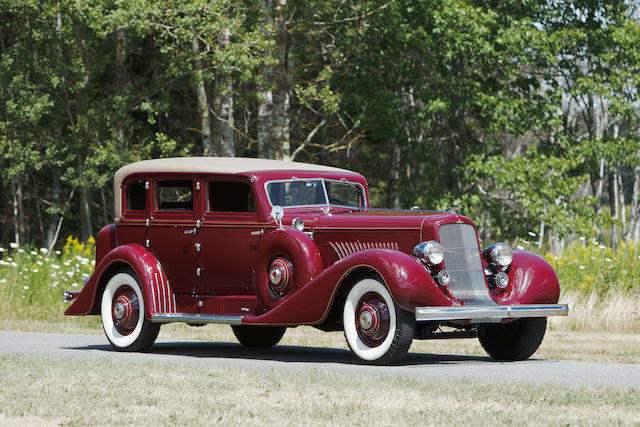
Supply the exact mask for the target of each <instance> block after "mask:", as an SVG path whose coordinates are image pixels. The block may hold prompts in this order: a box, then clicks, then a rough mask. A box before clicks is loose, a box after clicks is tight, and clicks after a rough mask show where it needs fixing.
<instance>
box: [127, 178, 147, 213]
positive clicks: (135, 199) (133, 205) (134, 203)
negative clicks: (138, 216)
mask: <svg viewBox="0 0 640 427" xmlns="http://www.w3.org/2000/svg"><path fill="white" fill-rule="evenodd" d="M146 209H147V191H146V188H145V181H140V180H138V181H133V182H130V183H129V184H128V185H127V210H129V211H144V210H146Z"/></svg>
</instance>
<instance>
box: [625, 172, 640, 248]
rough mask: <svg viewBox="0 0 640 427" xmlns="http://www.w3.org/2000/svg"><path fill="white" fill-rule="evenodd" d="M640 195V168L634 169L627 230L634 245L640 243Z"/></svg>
mask: <svg viewBox="0 0 640 427" xmlns="http://www.w3.org/2000/svg"><path fill="white" fill-rule="evenodd" d="M638 193H640V166H636V167H635V168H633V192H632V194H631V213H630V215H629V227H628V228H627V233H628V238H630V239H632V240H633V243H635V244H637V243H638V238H639V237H640V219H639V215H640V212H638V207H639V206H638V198H639V197H638V196H639V194H638Z"/></svg>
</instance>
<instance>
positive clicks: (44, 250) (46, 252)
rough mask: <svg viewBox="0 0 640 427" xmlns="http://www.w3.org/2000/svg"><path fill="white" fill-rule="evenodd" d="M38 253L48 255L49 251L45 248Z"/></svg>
mask: <svg viewBox="0 0 640 427" xmlns="http://www.w3.org/2000/svg"><path fill="white" fill-rule="evenodd" d="M40 252H42V253H43V254H48V253H49V249H47V248H40Z"/></svg>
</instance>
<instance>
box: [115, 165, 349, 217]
mask: <svg viewBox="0 0 640 427" xmlns="http://www.w3.org/2000/svg"><path fill="white" fill-rule="evenodd" d="M260 171H304V172H337V173H356V172H353V171H350V170H347V169H341V168H335V167H332V166H323V165H314V164H311V163H302V162H289V161H284V160H271V159H255V158H247V157H169V158H164V159H151V160H142V161H139V162H135V163H130V164H128V165H126V166H123V167H121V168H120V169H118V171H117V172H116V174H115V177H114V180H113V190H114V191H113V193H114V209H115V217H116V219H117V218H120V215H121V214H122V212H121V210H122V206H121V205H122V203H121V201H122V182H123V181H124V180H125V179H126V178H127V177H128V176H129V175H132V174H135V173H165V172H168V173H175V172H182V173H225V174H241V173H248V172H260Z"/></svg>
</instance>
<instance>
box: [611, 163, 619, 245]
mask: <svg viewBox="0 0 640 427" xmlns="http://www.w3.org/2000/svg"><path fill="white" fill-rule="evenodd" d="M610 169H611V170H610V171H609V205H610V207H611V248H612V249H613V250H614V251H616V250H617V249H618V218H619V217H620V216H619V206H618V179H617V177H618V165H611V167H610Z"/></svg>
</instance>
